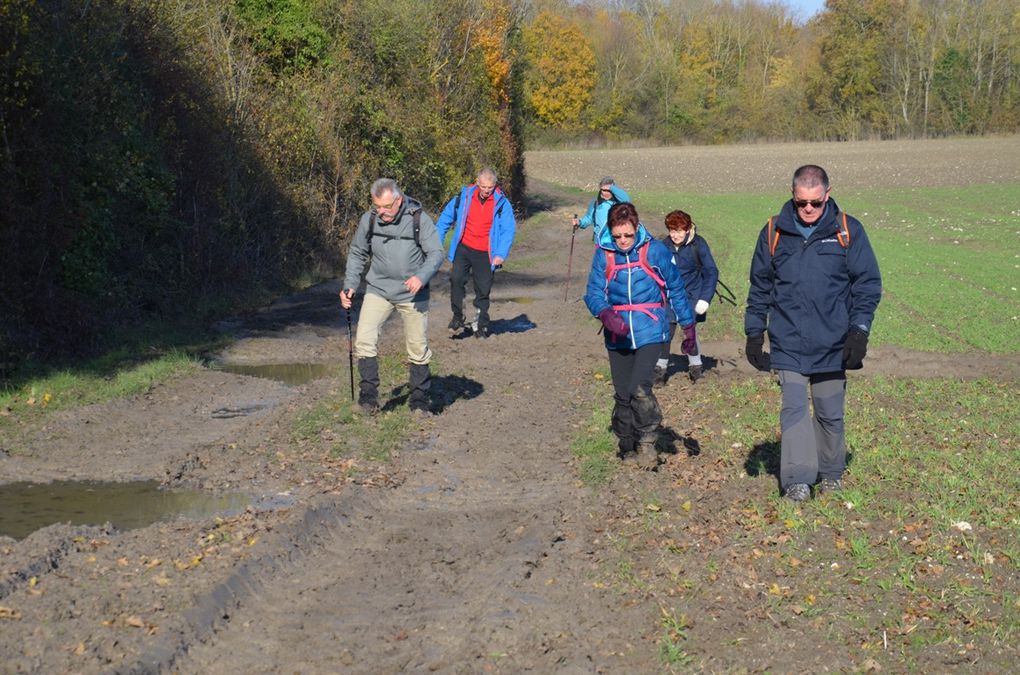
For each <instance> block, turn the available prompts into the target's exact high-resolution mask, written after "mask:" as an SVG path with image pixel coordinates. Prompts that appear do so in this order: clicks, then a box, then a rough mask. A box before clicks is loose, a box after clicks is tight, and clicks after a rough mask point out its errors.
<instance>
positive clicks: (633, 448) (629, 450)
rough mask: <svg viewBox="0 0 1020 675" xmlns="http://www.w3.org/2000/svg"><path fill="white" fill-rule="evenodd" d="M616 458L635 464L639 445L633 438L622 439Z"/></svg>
mask: <svg viewBox="0 0 1020 675" xmlns="http://www.w3.org/2000/svg"><path fill="white" fill-rule="evenodd" d="M616 456H617V457H619V458H620V461H621V462H633V461H634V460H636V459H637V443H636V442H635V441H634V439H633V438H621V439H620V445H619V449H618V450H617V451H616Z"/></svg>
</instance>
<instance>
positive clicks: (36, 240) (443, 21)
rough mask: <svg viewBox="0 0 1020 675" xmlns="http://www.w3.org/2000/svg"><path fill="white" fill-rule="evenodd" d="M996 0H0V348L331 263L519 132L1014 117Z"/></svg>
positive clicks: (825, 126)
mask: <svg viewBox="0 0 1020 675" xmlns="http://www.w3.org/2000/svg"><path fill="white" fill-rule="evenodd" d="M1018 87H1020V8H1018V5H1017V3H1016V2H1015V0H924V1H922V0H829V1H828V3H827V6H826V9H825V11H824V12H822V13H821V14H820V15H819V16H817V17H816V18H815V19H813V20H812V21H810V22H809V23H807V24H805V25H800V24H798V23H797V22H796V21H794V19H793V18H792V14H791V11H790V10H789V9H788V8H786V7H785V6H783V5H782V4H776V3H773V2H764V1H761V2H759V1H758V0H741V1H739V2H734V1H731V0H683V1H681V0H0V255H2V261H0V262H2V264H0V375H2V374H3V373H4V372H9V371H10V370H11V368H12V367H13V366H12V364H14V365H16V364H17V363H19V362H22V361H24V360H26V359H31V358H48V357H51V356H54V355H61V354H64V355H67V354H76V353H81V352H88V351H94V350H97V349H101V348H103V347H104V346H106V345H107V344H108V342H109V335H110V330H109V329H110V328H111V327H117V326H125V325H128V326H131V325H138V324H144V323H145V322H147V321H150V320H153V319H170V320H173V319H175V318H179V317H194V318H198V319H200V320H207V319H208V318H211V317H214V316H216V315H218V314H219V313H221V312H223V311H225V310H226V309H227V308H229V307H231V306H232V305H233V304H234V303H237V302H242V301H247V302H250V301H251V300H252V298H253V297H257V295H258V293H260V292H263V291H267V290H268V291H271V290H273V289H279V288H281V287H282V286H284V285H287V284H293V283H294V282H295V281H296V280H298V279H301V278H315V277H318V278H321V277H324V276H330V275H334V274H336V273H337V272H338V268H339V266H340V265H341V261H342V259H343V256H344V253H345V248H346V243H347V241H348V239H349V237H350V235H351V233H352V229H353V226H354V224H355V222H356V219H357V217H358V215H359V214H360V213H361V212H362V211H363V210H364V208H365V207H366V206H367V205H368V196H367V192H368V186H369V185H370V184H371V182H372V180H374V179H375V178H377V177H379V176H384V175H385V176H391V177H394V178H396V179H397V180H398V181H399V182H400V184H401V185H402V186H403V187H404V188H405V189H406V190H407V191H408V192H409V194H412V195H413V196H415V197H417V198H419V199H421V200H422V201H423V202H424V203H425V204H426V206H427V207H428V208H431V209H433V210H435V209H436V208H438V207H439V206H440V205H441V204H442V202H443V201H445V199H447V198H449V196H450V195H452V194H453V193H454V191H455V190H456V189H457V187H458V186H459V185H460V184H461V183H463V182H466V181H469V180H471V179H472V178H473V176H474V175H475V174H476V172H477V171H478V169H479V168H481V167H482V166H485V165H491V166H493V167H495V168H496V170H497V172H498V173H499V175H500V178H501V179H502V185H503V188H504V190H505V191H506V192H507V193H508V194H509V195H510V196H511V199H512V200H513V201H514V202H515V203H516V204H518V205H520V204H521V203H522V198H523V190H524V175H523V152H524V144H525V139H526V138H527V139H528V142H529V144H532V145H536V144H551V143H560V142H564V141H570V142H576V141H579V140H580V141H589V140H592V139H594V140H598V141H604V140H610V141H612V140H629V139H640V140H643V141H644V140H651V141H653V142H663V143H676V142H682V143H720V142H732V141H745V140H758V139H769V140H805V139H808V140H821V139H858V138H889V137H924V136H932V135H945V134H961V133H964V134H970V133H991V132H1000V131H1015V130H1016V129H1017V128H1018V125H1020V106H1018V96H1020V89H1018Z"/></svg>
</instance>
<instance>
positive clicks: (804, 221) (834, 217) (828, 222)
mask: <svg viewBox="0 0 1020 675" xmlns="http://www.w3.org/2000/svg"><path fill="white" fill-rule="evenodd" d="M830 189H831V188H830V185H829V177H828V175H827V174H826V172H825V170H824V169H822V168H821V167H820V166H815V165H810V164H809V165H805V166H802V167H800V168H799V169H797V170H796V172H794V174H793V198H792V199H790V201H788V202H786V204H784V205H783V208H782V211H781V212H780V213H779V215H778V216H775V217H773V218H771V219H769V224H768V225H766V226H765V227H764V228H762V231H761V234H760V235H759V237H758V243H757V246H756V247H755V250H754V258H753V259H752V260H751V277H750V290H749V291H748V294H747V311H746V313H745V314H744V333H745V334H746V335H747V347H746V354H747V360H748V361H749V362H750V363H751V365H753V366H754V367H755V368H758V369H759V370H766V369H768V368H771V370H772V371H773V372H774V373H775V374H776V376H777V377H778V380H779V384H780V386H781V388H782V396H783V404H782V410H781V411H780V413H779V423H780V428H781V429H782V443H781V458H780V466H779V481H780V486H781V487H782V489H783V494H784V495H785V496H786V497H787V498H788V499H791V500H793V501H797V502H799V501H803V500H805V499H807V498H808V497H810V496H811V487H810V486H811V485H815V484H816V482H817V485H816V487H815V490H816V492H818V493H822V492H826V491H838V490H841V489H842V487H843V484H842V479H843V472H844V470H845V469H846V440H845V436H844V430H843V409H844V403H845V399H846V371H847V370H855V369H859V368H861V367H862V364H863V360H864V356H865V354H866V353H867V347H868V334H869V333H870V331H871V324H872V321H873V320H874V317H875V308H876V307H878V302H879V300H880V299H881V296H882V279H881V276H880V274H879V271H878V261H877V260H876V258H875V253H874V251H872V249H871V244H870V243H869V242H868V237H867V235H866V234H865V232H864V227H863V226H862V225H861V223H860V222H859V221H858V220H856V219H855V218H852V217H850V216H847V215H846V214H845V213H844V212H842V211H840V209H839V207H838V206H837V205H836V202H835V201H834V200H832V199H831V198H830V195H829V193H830ZM766 331H767V332H768V336H769V347H770V352H771V359H768V358H767V356H766V354H765V353H764V352H763V345H764V334H765V332H766ZM770 361H771V362H770ZM809 390H810V398H811V403H812V404H813V407H814V414H813V416H812V413H811V410H810V409H809V407H808V393H809Z"/></svg>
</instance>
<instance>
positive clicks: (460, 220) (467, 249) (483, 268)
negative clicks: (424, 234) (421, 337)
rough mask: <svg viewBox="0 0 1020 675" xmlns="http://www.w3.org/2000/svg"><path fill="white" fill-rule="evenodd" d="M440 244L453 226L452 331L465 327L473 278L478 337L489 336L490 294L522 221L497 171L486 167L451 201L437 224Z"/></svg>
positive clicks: (472, 324)
mask: <svg viewBox="0 0 1020 675" xmlns="http://www.w3.org/2000/svg"><path fill="white" fill-rule="evenodd" d="M436 228H437V229H438V230H439V240H440V241H443V240H444V239H445V238H446V233H447V232H448V231H449V230H450V228H453V238H452V239H451V240H450V252H449V256H448V257H449V259H450V262H451V263H453V269H452V270H451V271H450V308H451V309H452V310H453V318H452V319H450V325H449V329H450V330H451V331H455V332H456V331H460V330H462V329H464V328H465V326H466V324H465V323H464V297H465V291H466V287H467V279H468V275H470V276H471V279H472V281H473V282H474V290H475V301H474V305H475V319H474V321H473V322H472V323H471V327H472V330H473V332H474V335H475V337H479V338H485V337H488V336H489V294H490V293H491V292H492V282H493V280H494V279H495V276H496V270H497V269H498V268H499V266H500V265H502V264H503V261H505V260H506V257H507V256H508V255H510V247H511V245H513V242H514V233H515V232H516V229H517V221H516V219H515V218H514V210H513V207H512V206H511V205H510V200H509V199H507V198H506V195H504V194H503V191H502V190H500V189H499V187H498V180H497V178H496V172H495V171H494V170H493V169H491V168H485V169H482V170H481V171H480V172H479V173H478V178H477V179H476V181H475V184H474V185H467V186H465V187H464V188H462V189H461V191H460V194H459V195H457V196H456V197H454V198H453V199H451V200H450V201H449V202H447V204H446V206H445V207H444V208H443V212H442V213H441V214H440V215H439V220H438V221H437V222H436Z"/></svg>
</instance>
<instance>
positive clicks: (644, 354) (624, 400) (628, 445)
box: [584, 202, 697, 469]
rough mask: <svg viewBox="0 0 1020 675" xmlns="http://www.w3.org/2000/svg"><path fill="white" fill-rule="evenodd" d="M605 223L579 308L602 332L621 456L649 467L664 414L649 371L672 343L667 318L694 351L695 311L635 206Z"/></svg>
mask: <svg viewBox="0 0 1020 675" xmlns="http://www.w3.org/2000/svg"><path fill="white" fill-rule="evenodd" d="M607 225H608V227H607V228H606V231H605V232H604V233H603V238H602V240H600V241H599V242H598V248H596V249H595V255H594V257H593V258H592V261H591V272H590V273H589V274H588V285H587V290H586V292H585V296H584V302H585V304H586V305H587V306H588V310H589V311H590V312H591V313H592V316H595V317H598V319H599V321H601V322H602V325H603V327H604V329H605V342H606V349H607V350H608V351H609V369H610V372H611V373H612V377H613V390H614V395H613V400H614V403H615V405H614V407H613V417H612V429H613V433H615V434H616V436H617V438H618V439H619V456H620V458H621V459H624V460H629V459H636V460H637V461H638V463H639V464H640V465H641V466H642V467H643V468H646V469H654V468H655V467H656V466H657V465H658V454H657V452H656V449H655V442H656V440H658V436H659V424H660V422H662V412H661V410H660V409H659V402H658V401H657V400H656V398H655V394H654V393H652V376H653V374H652V370H653V368H654V366H655V360H656V358H658V355H659V351H660V350H661V349H662V343H664V342H666V341H667V340H669V319H670V316H671V315H673V316H676V318H677V321H678V322H679V323H680V325H681V326H682V327H683V332H684V342H683V348H684V351H686V352H688V353H691V352H692V351H696V349H697V347H696V345H697V335H696V332H695V330H694V313H693V312H692V311H691V308H690V306H689V305H688V304H687V292H686V290H684V282H683V279H682V278H681V277H680V271H679V270H678V269H677V267H676V265H674V264H673V261H672V260H671V259H670V255H669V251H668V250H666V247H665V246H664V245H663V244H662V242H661V241H658V240H657V239H653V238H652V237H651V235H649V234H648V231H647V230H646V229H645V227H644V225H642V224H641V222H640V221H639V220H638V214H637V210H636V209H635V208H634V205H633V204H630V203H628V202H623V203H620V204H616V205H615V206H613V208H611V209H610V210H609V213H608V222H607Z"/></svg>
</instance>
